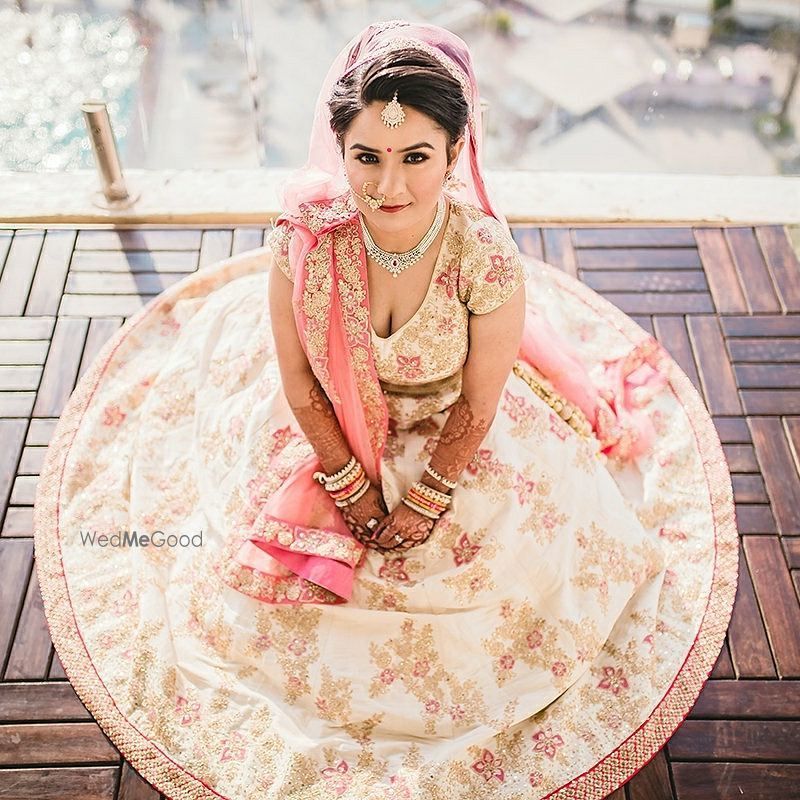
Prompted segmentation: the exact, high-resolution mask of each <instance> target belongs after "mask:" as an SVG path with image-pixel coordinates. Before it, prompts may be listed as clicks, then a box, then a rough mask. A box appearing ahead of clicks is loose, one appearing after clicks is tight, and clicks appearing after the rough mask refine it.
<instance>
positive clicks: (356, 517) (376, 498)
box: [341, 484, 389, 547]
mask: <svg viewBox="0 0 800 800" xmlns="http://www.w3.org/2000/svg"><path fill="white" fill-rule="evenodd" d="M388 511H389V509H387V508H386V503H385V502H384V500H383V493H382V492H381V490H380V489H379V488H378V487H377V486H375V485H374V484H370V487H369V489H367V491H366V492H364V494H363V495H362V496H361V497H359V498H358V500H356V502H355V503H353V505H351V506H344V507H343V508H342V509H341V512H342V516H343V517H344V521H345V522H346V523H347V527H348V528H350V532H351V533H352V534H353V536H355V537H356V539H358V540H359V541H360V542H361V543H362V544H363V545H366V546H367V547H375V544H374V543H373V542H372V539H373V538H374V536H373V530H375V529H376V528H377V527H378V525H380V522H381V520H382V519H383V518H384V517H385V516H386V514H387V513H388ZM371 519H376V520H378V525H373V528H372V529H370V528H368V527H367V523H368V522H369V521H370V520H371Z"/></svg>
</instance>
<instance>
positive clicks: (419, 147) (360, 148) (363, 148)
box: [350, 142, 436, 153]
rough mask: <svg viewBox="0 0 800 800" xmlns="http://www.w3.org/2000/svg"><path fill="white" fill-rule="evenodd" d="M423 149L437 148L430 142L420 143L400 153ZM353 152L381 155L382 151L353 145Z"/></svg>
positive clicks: (399, 151) (363, 145)
mask: <svg viewBox="0 0 800 800" xmlns="http://www.w3.org/2000/svg"><path fill="white" fill-rule="evenodd" d="M423 147H428V148H430V149H431V150H435V149H436V148H435V147H434V146H433V145H432V144H428V142H418V143H417V144H412V145H411V147H404V148H403V149H402V150H398V151H397V152H398V153H407V152H408V151H409V150H421V149H422V148H423ZM350 149H351V150H366V151H367V152H368V153H380V152H382V151H381V150H376V149H375V148H374V147H367V146H366V145H365V144H353V145H350Z"/></svg>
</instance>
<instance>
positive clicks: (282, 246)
mask: <svg viewBox="0 0 800 800" xmlns="http://www.w3.org/2000/svg"><path fill="white" fill-rule="evenodd" d="M291 238H292V226H291V225H275V226H274V227H273V228H272V230H271V231H270V232H269V233H268V234H267V238H266V243H267V244H268V245H269V246H270V249H271V250H272V256H273V260H274V263H275V266H277V267H278V269H279V270H280V271H281V272H282V273H283V274H284V275H285V276H286V277H287V278H288V279H289V280H290V281H292V283H294V275H293V274H292V267H291V265H290V264H289V242H290V241H291Z"/></svg>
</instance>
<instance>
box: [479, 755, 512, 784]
mask: <svg viewBox="0 0 800 800" xmlns="http://www.w3.org/2000/svg"><path fill="white" fill-rule="evenodd" d="M502 766H503V759H502V758H496V757H495V755H494V753H492V751H491V750H484V751H483V753H481V757H480V758H479V759H478V760H477V761H476V762H474V763H473V764H472V769H474V770H475V772H477V773H478V774H479V775H482V776H483V779H484V780H485V781H486V782H487V783H489V781H491V780H498V781H500V783H502V782H503V781H504V780H505V777H506V775H505V772H503V769H502Z"/></svg>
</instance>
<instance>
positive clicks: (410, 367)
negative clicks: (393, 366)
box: [397, 353, 423, 380]
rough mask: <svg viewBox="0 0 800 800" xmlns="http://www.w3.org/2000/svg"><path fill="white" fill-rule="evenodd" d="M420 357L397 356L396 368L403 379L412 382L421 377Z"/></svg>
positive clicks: (399, 354)
mask: <svg viewBox="0 0 800 800" xmlns="http://www.w3.org/2000/svg"><path fill="white" fill-rule="evenodd" d="M420 360H421V357H420V356H404V355H403V354H402V353H398V354H397V368H398V370H399V372H400V374H401V375H402V376H403V377H404V378H408V379H409V380H413V379H414V378H419V377H421V376H422V374H423V373H422V368H421V367H420Z"/></svg>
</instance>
